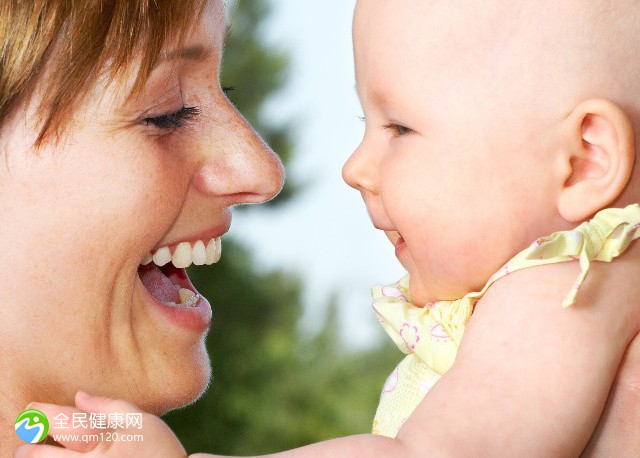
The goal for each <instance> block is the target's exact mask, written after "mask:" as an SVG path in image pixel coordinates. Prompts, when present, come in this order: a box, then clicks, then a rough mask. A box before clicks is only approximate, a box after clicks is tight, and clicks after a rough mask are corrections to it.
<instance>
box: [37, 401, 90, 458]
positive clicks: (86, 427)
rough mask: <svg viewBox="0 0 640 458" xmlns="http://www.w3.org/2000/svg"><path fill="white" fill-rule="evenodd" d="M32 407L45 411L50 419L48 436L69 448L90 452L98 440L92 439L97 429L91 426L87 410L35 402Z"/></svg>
mask: <svg viewBox="0 0 640 458" xmlns="http://www.w3.org/2000/svg"><path fill="white" fill-rule="evenodd" d="M29 408H30V409H35V410H39V411H40V412H42V413H44V414H45V416H46V417H47V420H48V421H49V433H48V436H49V437H51V438H53V439H54V440H55V441H56V442H57V443H59V444H60V445H62V446H63V447H65V448H67V449H69V450H75V451H77V452H88V451H90V450H93V449H94V448H95V447H96V445H98V442H95V441H90V440H89V439H88V438H90V437H94V435H95V431H94V430H93V429H92V428H91V426H90V422H89V419H88V416H87V413H86V412H81V411H79V410H78V409H76V408H74V407H69V406H60V405H56V404H45V403H40V402H33V403H31V404H29Z"/></svg>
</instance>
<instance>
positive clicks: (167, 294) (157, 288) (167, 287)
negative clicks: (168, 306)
mask: <svg viewBox="0 0 640 458" xmlns="http://www.w3.org/2000/svg"><path fill="white" fill-rule="evenodd" d="M138 272H139V274H140V279H141V280H142V284H143V285H144V286H145V288H147V289H148V290H149V292H150V293H151V295H152V296H153V297H155V298H156V299H158V300H159V301H162V302H173V303H174V304H179V303H180V295H179V294H178V289H177V288H176V286H175V285H174V284H173V283H171V280H169V278H168V277H167V276H166V275H165V274H164V273H162V271H161V270H160V268H159V267H158V266H156V265H155V264H154V263H151V264H149V265H146V266H140V268H139V269H138Z"/></svg>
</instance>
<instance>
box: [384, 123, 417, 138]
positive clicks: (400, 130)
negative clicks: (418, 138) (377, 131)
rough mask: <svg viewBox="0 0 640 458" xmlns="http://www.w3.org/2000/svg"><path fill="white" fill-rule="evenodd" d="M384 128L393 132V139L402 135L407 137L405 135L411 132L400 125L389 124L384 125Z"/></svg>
mask: <svg viewBox="0 0 640 458" xmlns="http://www.w3.org/2000/svg"><path fill="white" fill-rule="evenodd" d="M384 128H385V129H389V130H390V131H391V132H393V136H394V137H401V136H403V135H407V134H409V133H411V132H413V131H412V130H411V129H409V128H408V127H405V126H403V125H400V124H394V123H389V124H387V125H385V126H384Z"/></svg>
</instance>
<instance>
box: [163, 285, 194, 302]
mask: <svg viewBox="0 0 640 458" xmlns="http://www.w3.org/2000/svg"><path fill="white" fill-rule="evenodd" d="M178 295H179V296H180V303H179V304H176V303H175V302H165V304H166V305H168V306H170V307H195V306H196V304H197V303H198V300H199V299H200V295H199V294H197V293H194V292H193V291H191V290H190V289H186V288H179V289H178Z"/></svg>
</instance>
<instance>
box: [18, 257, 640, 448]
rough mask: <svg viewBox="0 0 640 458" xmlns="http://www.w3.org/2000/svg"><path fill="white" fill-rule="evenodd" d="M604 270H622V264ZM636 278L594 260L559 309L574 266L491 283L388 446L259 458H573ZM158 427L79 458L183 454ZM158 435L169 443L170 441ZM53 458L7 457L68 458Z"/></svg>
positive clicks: (618, 348)
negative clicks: (454, 350) (452, 356)
mask: <svg viewBox="0 0 640 458" xmlns="http://www.w3.org/2000/svg"><path fill="white" fill-rule="evenodd" d="M616 262H617V265H620V264H624V263H623V260H622V259H620V260H618V261H616ZM607 267H608V268H607ZM638 270H640V269H638V268H635V270H634V269H630V268H627V269H626V270H625V269H624V268H622V266H621V268H620V269H618V270H617V271H616V273H617V274H618V275H616V276H615V277H614V276H613V270H612V269H611V266H606V265H602V264H600V263H594V265H593V266H592V269H591V273H590V277H589V279H588V281H587V282H586V283H585V285H584V286H583V287H582V289H581V291H580V294H579V295H578V302H577V303H576V304H575V305H573V306H572V307H571V308H569V309H567V310H563V309H562V307H561V306H560V304H561V302H562V299H563V298H564V296H565V294H566V293H567V290H568V288H570V286H571V285H572V283H573V281H574V279H575V278H576V276H577V273H578V266H577V264H576V263H565V264H552V265H548V266H542V267H536V268H532V269H525V270H522V271H519V272H516V273H513V274H511V275H509V276H507V277H505V278H503V279H501V280H500V281H499V282H497V283H496V284H495V285H494V286H492V288H491V289H490V290H489V292H488V293H487V294H486V296H485V298H484V299H482V300H481V301H480V302H479V303H478V305H477V307H476V310H475V312H474V315H473V317H472V319H471V322H470V324H469V327H468V329H467V331H466V333H465V337H464V340H463V343H462V345H461V347H460V351H459V354H458V356H457V359H456V363H455V364H454V366H453V368H452V369H451V370H450V371H449V372H448V373H447V374H446V375H445V376H443V377H442V379H441V380H440V381H439V382H438V383H437V384H436V386H435V387H434V388H433V389H432V390H431V391H430V392H429V393H428V394H427V396H426V397H425V399H424V400H423V402H422V403H421V404H420V406H419V407H418V408H417V410H416V412H415V413H414V414H413V415H412V416H411V417H410V418H409V419H408V420H407V422H406V423H405V425H404V426H403V428H402V429H401V431H400V432H399V434H398V437H397V438H396V439H388V438H384V437H379V436H372V435H361V436H351V437H347V438H341V439H336V440H333V441H327V442H322V443H318V444H313V445H310V446H307V447H303V448H300V449H296V450H291V451H288V452H283V453H278V454H275V455H269V456H272V457H277V458H306V457H314V458H321V457H332V458H334V457H371V456H376V457H381V458H384V457H403V458H404V457H407V458H409V457H413V456H416V457H418V456H419V457H428V456H442V455H446V456H461V457H466V456H487V457H488V456H545V457H546V456H577V455H579V454H580V452H581V451H582V449H583V448H584V446H585V444H586V443H587V441H588V439H589V437H590V436H591V434H592V432H593V430H594V428H595V426H596V424H597V421H598V417H599V416H600V414H601V412H602V409H603V406H604V404H605V401H606V399H607V395H608V392H609V389H610V388H611V384H612V381H613V378H614V376H615V373H616V369H617V367H618V365H619V364H620V360H621V358H622V355H623V354H624V351H625V348H626V347H627V345H628V344H629V342H630V341H631V340H632V339H633V337H634V336H635V335H636V334H637V332H638V318H637V317H634V316H635V315H638V313H637V310H635V308H636V307H634V304H635V298H634V297H633V296H632V295H631V293H630V292H629V290H630V288H628V285H629V284H633V282H634V281H635V280H634V278H637V276H638V275H639V274H640V272H638ZM537 285H545V286H544V288H540V287H538V286H537ZM605 287H606V289H607V292H608V293H609V294H608V295H607V296H606V297H605V294H604V288H605ZM612 291H613V292H616V294H615V295H613V296H612V294H611V293H610V292H612ZM116 402H120V401H116ZM80 407H82V406H80ZM149 417H151V418H153V419H154V421H158V422H160V420H159V419H157V418H156V417H152V416H149ZM145 418H147V417H145ZM160 423H161V422H160ZM162 425H164V424H163V423H162ZM163 428H166V426H164V427H159V428H157V429H153V431H151V432H149V433H147V431H145V441H144V444H137V445H135V446H141V445H144V448H143V449H139V450H136V451H132V450H133V449H132V448H131V449H130V448H126V447H133V446H132V445H131V444H124V445H123V446H122V448H121V449H116V448H115V446H112V447H111V448H109V447H104V446H99V447H97V448H96V449H94V450H93V451H92V452H90V453H89V455H88V456H94V457H108V456H113V457H115V456H118V457H126V456H144V455H143V454H142V452H141V451H140V450H144V454H151V455H153V454H154V453H156V455H154V456H166V457H171V456H176V457H179V456H184V455H181V454H180V452H176V453H175V454H174V455H170V454H168V450H169V449H168V448H162V449H160V448H154V447H158V445H157V441H158V440H160V439H161V438H164V439H162V440H165V439H167V437H169V436H168V435H171V433H170V431H168V430H167V429H163ZM145 429H146V428H145ZM151 433H153V434H151ZM149 434H151V435H149ZM154 434H159V435H158V436H157V437H156V436H154ZM169 439H171V440H174V441H175V438H174V437H173V436H172V435H171V437H169ZM121 445H122V444H121ZM178 445H179V444H178ZM125 446H126V447H125ZM165 447H168V446H165ZM37 448H38V447H34V448H33V449H31V450H36V449H37ZM25 450H26V449H25ZM152 450H156V451H155V452H153V451H152ZM29 453H32V452H31V451H29ZM33 453H37V452H33ZM65 453H68V452H66V451H64V450H61V451H60V454H53V453H52V454H46V455H45V454H28V453H27V452H25V454H24V455H17V456H19V457H20V458H26V457H39V456H48V457H49V456H50V457H54V458H57V457H58V456H59V457H65V456H80V455H67V454H65ZM151 455H149V456H151ZM196 456H199V457H201V458H204V457H205V456H216V455H202V454H200V455H196Z"/></svg>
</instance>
